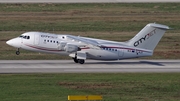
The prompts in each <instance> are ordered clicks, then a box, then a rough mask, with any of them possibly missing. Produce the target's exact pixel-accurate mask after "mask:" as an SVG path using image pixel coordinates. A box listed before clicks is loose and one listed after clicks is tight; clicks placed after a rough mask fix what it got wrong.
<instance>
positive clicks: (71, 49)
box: [64, 44, 81, 53]
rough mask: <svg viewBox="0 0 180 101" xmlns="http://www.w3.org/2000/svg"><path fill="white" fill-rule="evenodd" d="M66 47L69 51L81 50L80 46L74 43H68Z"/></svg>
mask: <svg viewBox="0 0 180 101" xmlns="http://www.w3.org/2000/svg"><path fill="white" fill-rule="evenodd" d="M64 49H65V51H66V52H68V53H73V52H77V51H80V50H81V49H80V48H79V47H78V46H76V45H73V44H66V46H65V48H64Z"/></svg>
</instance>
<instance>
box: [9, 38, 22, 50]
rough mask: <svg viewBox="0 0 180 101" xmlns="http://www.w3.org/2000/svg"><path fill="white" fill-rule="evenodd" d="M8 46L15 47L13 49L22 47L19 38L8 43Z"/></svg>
mask: <svg viewBox="0 0 180 101" xmlns="http://www.w3.org/2000/svg"><path fill="white" fill-rule="evenodd" d="M6 44H8V45H10V46H13V47H17V48H20V47H21V40H19V39H18V38H14V39H11V40H8V41H6Z"/></svg>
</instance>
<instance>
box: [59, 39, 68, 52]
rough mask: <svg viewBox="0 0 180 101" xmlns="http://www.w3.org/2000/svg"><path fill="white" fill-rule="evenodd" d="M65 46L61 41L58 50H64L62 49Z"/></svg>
mask: <svg viewBox="0 0 180 101" xmlns="http://www.w3.org/2000/svg"><path fill="white" fill-rule="evenodd" d="M66 44H67V42H63V41H61V42H60V43H59V46H58V49H59V50H65V49H64V48H65V46H66Z"/></svg>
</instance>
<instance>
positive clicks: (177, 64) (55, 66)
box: [0, 60, 180, 73]
mask: <svg viewBox="0 0 180 101" xmlns="http://www.w3.org/2000/svg"><path fill="white" fill-rule="evenodd" d="M144 72H150V73H164V72H165V73H170V72H180V60H119V61H110V62H109V61H96V60H86V63H85V64H76V63H74V62H73V60H0V73H144Z"/></svg>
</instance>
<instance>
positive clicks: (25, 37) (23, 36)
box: [19, 35, 30, 39]
mask: <svg viewBox="0 0 180 101" xmlns="http://www.w3.org/2000/svg"><path fill="white" fill-rule="evenodd" d="M19 37H20V38H23V39H30V36H26V35H21V36H19Z"/></svg>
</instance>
